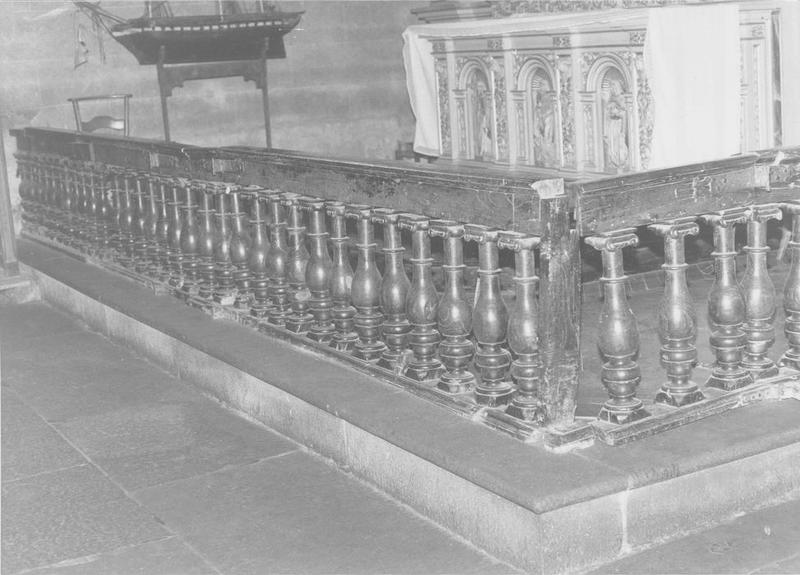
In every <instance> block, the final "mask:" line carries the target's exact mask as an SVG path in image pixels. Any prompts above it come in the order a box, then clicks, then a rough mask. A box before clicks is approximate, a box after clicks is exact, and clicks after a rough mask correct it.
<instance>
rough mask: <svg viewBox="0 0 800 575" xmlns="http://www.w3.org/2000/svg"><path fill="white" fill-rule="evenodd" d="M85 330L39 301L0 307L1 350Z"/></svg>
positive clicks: (25, 345) (65, 315)
mask: <svg viewBox="0 0 800 575" xmlns="http://www.w3.org/2000/svg"><path fill="white" fill-rule="evenodd" d="M79 331H85V327H83V326H82V325H81V324H80V323H79V322H77V321H76V320H75V318H73V317H70V316H69V315H67V314H65V313H63V312H60V311H58V310H56V309H54V308H52V307H50V306H49V305H47V304H45V303H41V302H33V303H27V304H22V305H2V306H0V345H2V347H3V351H4V352H5V351H11V350H17V349H23V348H25V347H27V346H29V345H30V339H31V338H41V337H45V338H48V337H53V336H57V335H61V334H64V333H69V332H79Z"/></svg>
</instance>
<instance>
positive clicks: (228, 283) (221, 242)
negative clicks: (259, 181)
mask: <svg viewBox="0 0 800 575" xmlns="http://www.w3.org/2000/svg"><path fill="white" fill-rule="evenodd" d="M228 192H229V190H228V189H226V190H225V191H223V192H221V193H220V192H219V191H217V193H216V207H217V210H216V211H217V213H216V218H217V241H216V242H215V243H214V284H215V285H214V296H213V299H214V301H215V302H216V303H218V304H221V305H233V304H234V303H235V302H236V292H237V290H236V283H235V281H234V279H233V274H234V272H235V271H236V268H235V267H234V266H233V262H232V261H231V236H232V233H231V228H230V220H231V216H232V214H231V213H230V212H228V198H229V193H228Z"/></svg>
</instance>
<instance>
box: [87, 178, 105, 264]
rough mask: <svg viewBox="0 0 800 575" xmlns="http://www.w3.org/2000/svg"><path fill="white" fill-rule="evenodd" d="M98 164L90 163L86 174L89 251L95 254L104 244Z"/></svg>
mask: <svg viewBox="0 0 800 575" xmlns="http://www.w3.org/2000/svg"><path fill="white" fill-rule="evenodd" d="M97 169H98V166H97V165H96V164H90V169H89V172H88V173H87V175H86V179H87V181H86V215H87V217H88V219H89V246H88V247H89V253H90V254H91V255H94V254H96V253H98V252H99V250H100V247H101V245H102V238H101V236H100V196H99V185H98V183H97Z"/></svg>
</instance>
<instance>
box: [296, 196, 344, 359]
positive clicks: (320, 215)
mask: <svg viewBox="0 0 800 575" xmlns="http://www.w3.org/2000/svg"><path fill="white" fill-rule="evenodd" d="M298 201H299V202H300V209H301V211H303V212H306V213H307V214H308V230H307V232H306V238H307V239H308V245H309V259H308V264H306V287H307V288H308V291H309V293H310V294H311V296H310V297H309V299H308V305H309V309H310V310H311V314H312V315H313V316H314V322H313V323H312V324H311V325H310V326H309V328H308V333H307V334H306V336H307V337H308V338H309V339H312V340H314V341H316V342H320V343H329V342H330V341H331V339H332V338H333V334H334V331H335V330H334V327H333V322H332V321H331V308H333V301H332V300H331V290H330V279H331V268H332V267H333V262H331V256H330V253H329V252H328V227H327V224H326V220H325V200H322V199H319V198H308V197H301V198H299V200H298Z"/></svg>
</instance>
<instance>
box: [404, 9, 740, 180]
mask: <svg viewBox="0 0 800 575" xmlns="http://www.w3.org/2000/svg"><path fill="white" fill-rule="evenodd" d="M734 11H736V14H738V8H737V7H736V6H732V5H711V6H682V7H678V8H674V9H673V8H650V9H616V10H607V11H598V12H584V13H569V14H546V15H543V14H537V15H525V16H514V17H509V18H502V19H496V20H475V21H467V22H449V23H444V24H420V25H414V26H409V27H408V28H407V29H406V31H405V32H404V33H403V40H404V48H403V61H404V64H405V68H406V85H407V88H408V94H409V99H410V103H411V108H412V110H413V112H414V115H415V117H416V120H417V123H416V131H415V137H414V150H415V151H416V152H418V153H421V154H426V155H430V156H438V155H440V149H441V147H440V141H439V117H438V107H437V90H436V73H435V69H434V60H433V57H432V54H431V50H432V40H433V39H448V38H463V37H470V36H473V37H474V36H486V37H492V36H495V37H496V36H503V35H505V34H513V33H524V32H540V33H541V32H548V33H554V34H555V33H559V34H574V33H580V31H581V30H582V29H585V28H586V27H587V26H589V25H591V26H592V27H593V28H596V27H597V26H602V27H603V28H605V29H626V28H644V27H647V28H648V33H647V36H646V38H647V39H646V42H647V43H648V47H649V50H650V52H651V54H659V55H661V56H662V57H661V58H656V59H655V60H652V59H651V64H652V72H651V73H652V74H657V75H659V77H658V78H654V77H653V76H648V79H649V81H650V82H651V89H652V86H653V82H654V80H655V85H656V86H658V89H659V92H656V91H654V92H653V94H654V106H655V110H656V112H655V118H654V122H655V123H654V136H653V137H654V141H653V146H654V149H655V148H656V147H657V149H658V150H659V156H658V158H653V159H654V160H655V159H657V161H658V163H659V165H661V166H667V165H675V164H679V163H689V162H692V161H695V160H693V159H691V158H692V157H695V158H697V160H696V161H702V160H703V159H709V158H721V157H725V156H728V155H731V154H733V153H736V152H738V147H739V142H740V140H739V136H738V134H739V129H740V128H739V124H740V121H739V115H740V111H739V97H740V96H739V93H740V88H739V82H740V74H741V72H740V69H739V46H738V38H739V22H738V16H733V13H734ZM661 12H664V13H665V16H664V17H663V19H662V17H661V16H660V13H661ZM709 22H711V24H709ZM651 31H655V36H656V38H655V41H654V40H652V39H651V38H650V37H651ZM733 38H735V39H736V45H735V46H733V45H732V44H731V41H732V39H733ZM682 46H685V47H683V48H682ZM697 46H702V50H706V53H705V54H707V55H704V52H703V51H698V52H695V53H694V54H693V57H689V55H690V54H692V48H691V47H697ZM672 49H675V50H677V53H676V54H675V55H672V54H667V55H665V54H663V52H664V51H666V50H672ZM731 63H733V64H732V66H731ZM734 68H735V70H734ZM662 74H663V76H661V75H662ZM698 78H702V79H703V82H702V90H703V94H702V95H700V94H698V93H697V92H698V90H697V88H695V87H694V83H696V82H697V79H698ZM734 80H735V82H736V85H735V87H734V86H733V82H734ZM671 89H672V90H674V91H680V90H683V91H684V94H685V95H686V97H684V96H683V95H682V96H681V100H680V103H679V102H668V103H667V104H664V103H663V102H660V101H659V100H663V99H664V98H667V97H672V96H671V95H670V90H671ZM687 98H688V102H689V103H690V104H691V110H689V111H688V112H687V113H685V114H684V115H683V116H682V118H683V120H682V123H681V124H680V126H681V128H680V129H681V130H684V132H683V133H682V134H681V136H682V138H681V146H679V148H680V149H675V148H676V146H675V145H674V143H673V141H672V140H673V139H674V132H675V130H677V129H678V125H677V124H676V125H671V123H672V121H673V120H671V119H670V116H669V114H672V111H671V110H673V109H674V108H675V107H678V106H681V105H685V104H686V103H687ZM734 103H735V105H734ZM661 105H666V106H667V107H666V108H665V111H662V112H659V106H661ZM669 106H672V108H670V107H669ZM690 120H691V121H690ZM659 124H663V125H659ZM721 126H724V127H725V128H724V133H719V134H718V131H720V132H721V130H720V127H721ZM673 128H674V129H673ZM707 133H710V134H712V135H713V137H706V136H705V134H707ZM656 138H661V139H660V140H656ZM723 139H724V145H723ZM688 142H692V144H691V145H688V146H686V149H684V145H685V144H686V143H688ZM694 142H696V144H695V143H694ZM670 150H672V152H670ZM651 167H655V163H653V162H652V161H651Z"/></svg>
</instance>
